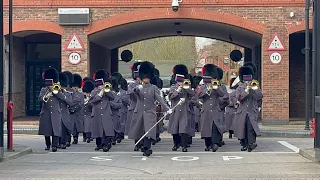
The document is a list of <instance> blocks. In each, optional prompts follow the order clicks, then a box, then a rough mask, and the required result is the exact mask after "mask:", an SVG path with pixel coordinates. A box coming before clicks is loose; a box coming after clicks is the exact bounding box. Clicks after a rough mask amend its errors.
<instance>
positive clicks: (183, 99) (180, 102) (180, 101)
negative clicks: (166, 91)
mask: <svg viewBox="0 0 320 180" xmlns="http://www.w3.org/2000/svg"><path fill="white" fill-rule="evenodd" d="M185 100H186V99H185V98H180V100H179V102H178V104H176V105H175V106H174V107H173V108H171V110H174V109H175V108H176V107H177V106H179V105H180V104H182V103H183V102H184V101H185ZM167 115H168V113H166V114H165V115H164V116H163V117H162V118H161V119H160V120H159V121H157V122H156V123H155V124H154V125H153V126H152V127H151V128H150V129H149V130H148V131H147V132H146V133H144V135H143V136H142V137H141V138H140V139H139V140H138V141H137V143H136V144H135V145H138V144H139V142H140V141H141V140H142V139H143V138H144V137H145V136H146V135H147V134H148V133H149V132H150V131H151V130H152V129H153V128H154V127H156V126H157V124H159V123H160V122H161V121H162V120H163V119H164V118H165V117H166V116H167Z"/></svg>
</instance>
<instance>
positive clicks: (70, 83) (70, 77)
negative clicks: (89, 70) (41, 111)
mask: <svg viewBox="0 0 320 180" xmlns="http://www.w3.org/2000/svg"><path fill="white" fill-rule="evenodd" d="M63 73H64V74H66V75H67V77H68V86H67V87H66V88H65V90H66V91H67V92H68V93H69V97H70V100H71V102H73V94H74V93H75V90H74V89H73V88H72V87H73V82H74V77H73V74H72V73H71V72H70V71H64V72H63ZM74 105H75V104H73V105H69V104H68V105H67V107H68V109H69V116H70V117H69V119H70V121H71V122H70V123H72V124H74V118H73V117H71V116H73V113H74V107H73V106H74ZM73 131H74V127H72V131H71V133H70V134H69V135H68V138H67V142H66V146H67V147H69V146H70V145H71V135H72V134H73Z"/></svg>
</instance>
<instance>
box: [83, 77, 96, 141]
mask: <svg viewBox="0 0 320 180" xmlns="http://www.w3.org/2000/svg"><path fill="white" fill-rule="evenodd" d="M85 79H86V80H85ZM94 88H95V84H94V81H93V79H88V78H84V82H83V87H82V92H83V93H84V94H83V95H84V107H83V115H84V136H83V137H84V139H85V140H86V142H87V143H90V142H91V137H92V131H93V127H92V117H91V115H92V104H91V103H90V102H89V100H90V97H91V95H90V94H91V92H92V90H93V89H94Z"/></svg>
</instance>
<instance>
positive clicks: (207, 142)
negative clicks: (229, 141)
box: [204, 137, 212, 151]
mask: <svg viewBox="0 0 320 180" xmlns="http://www.w3.org/2000/svg"><path fill="white" fill-rule="evenodd" d="M204 143H205V146H206V148H205V149H204V150H205V151H210V150H211V149H212V142H211V138H208V137H207V138H204Z"/></svg>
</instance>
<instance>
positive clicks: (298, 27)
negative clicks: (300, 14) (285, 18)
mask: <svg viewBox="0 0 320 180" xmlns="http://www.w3.org/2000/svg"><path fill="white" fill-rule="evenodd" d="M305 26H306V23H305V21H298V22H296V23H292V24H288V25H286V29H287V32H288V34H293V33H296V32H301V31H305V30H306V27H305ZM309 29H312V21H310V22H309Z"/></svg>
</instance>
